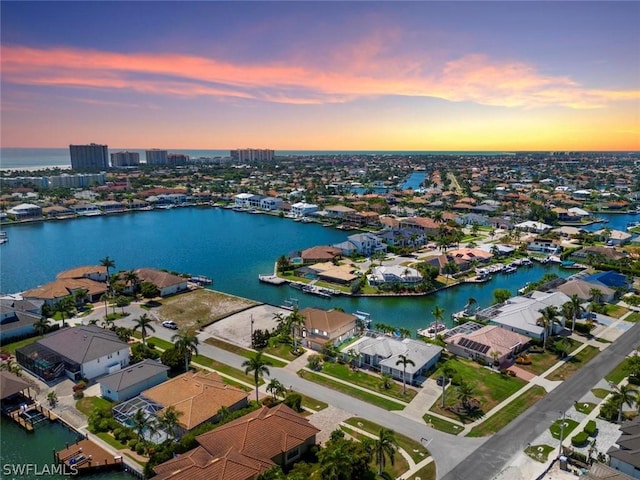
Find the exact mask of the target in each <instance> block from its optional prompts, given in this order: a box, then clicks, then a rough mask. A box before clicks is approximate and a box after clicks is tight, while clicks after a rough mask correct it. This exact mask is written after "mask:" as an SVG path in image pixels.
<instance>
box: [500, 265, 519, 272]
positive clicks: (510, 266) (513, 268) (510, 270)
mask: <svg viewBox="0 0 640 480" xmlns="http://www.w3.org/2000/svg"><path fill="white" fill-rule="evenodd" d="M516 270H518V269H517V268H516V266H515V265H507V267H506V268H505V269H504V270H503V271H502V273H514V272H515V271H516Z"/></svg>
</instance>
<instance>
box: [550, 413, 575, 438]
mask: <svg viewBox="0 0 640 480" xmlns="http://www.w3.org/2000/svg"><path fill="white" fill-rule="evenodd" d="M562 423H563V421H562V419H561V418H559V419H558V420H556V421H555V422H553V423H552V424H551V426H550V427H549V430H550V431H551V435H552V436H553V438H555V439H557V440H560V435H564V436H563V437H562V438H569V436H570V435H571V432H573V430H574V429H575V428H576V427H577V426H578V425H579V423H578V422H576V421H575V420H572V419H570V418H565V419H564V432H563V430H562Z"/></svg>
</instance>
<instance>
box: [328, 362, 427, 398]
mask: <svg viewBox="0 0 640 480" xmlns="http://www.w3.org/2000/svg"><path fill="white" fill-rule="evenodd" d="M322 373H326V374H327V375H331V376H332V377H336V378H338V379H340V380H344V381H345V382H349V383H352V384H354V385H358V386H360V387H363V388H367V389H369V390H373V391H376V392H380V393H382V394H384V395H388V396H389V397H393V398H397V399H398V400H403V401H405V402H410V401H411V399H412V398H413V397H415V396H416V391H415V390H413V389H411V388H407V393H406V394H404V395H403V394H402V384H400V383H398V382H395V381H394V382H392V384H391V388H389V389H387V390H383V389H381V388H380V382H381V379H380V377H379V376H378V375H371V374H369V373H366V372H364V371H361V370H352V369H351V368H350V367H349V366H348V365H344V364H339V363H332V362H325V363H324V364H323V366H322Z"/></svg>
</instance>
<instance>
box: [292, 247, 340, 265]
mask: <svg viewBox="0 0 640 480" xmlns="http://www.w3.org/2000/svg"><path fill="white" fill-rule="evenodd" d="M341 255H342V251H341V250H340V249H339V248H335V247H330V246H317V247H311V248H307V249H305V250H302V252H300V258H302V261H303V263H305V264H306V263H321V262H327V261H328V262H330V261H333V260H334V259H337V258H339V257H340V256H341Z"/></svg>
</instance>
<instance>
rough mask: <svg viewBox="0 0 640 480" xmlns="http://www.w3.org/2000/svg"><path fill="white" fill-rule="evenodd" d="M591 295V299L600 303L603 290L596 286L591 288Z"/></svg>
mask: <svg viewBox="0 0 640 480" xmlns="http://www.w3.org/2000/svg"><path fill="white" fill-rule="evenodd" d="M589 295H591V300H593V301H594V302H595V303H600V301H601V300H602V292H601V291H600V289H599V288H595V287H594V288H592V289H591V290H589Z"/></svg>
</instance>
